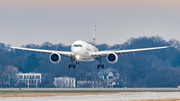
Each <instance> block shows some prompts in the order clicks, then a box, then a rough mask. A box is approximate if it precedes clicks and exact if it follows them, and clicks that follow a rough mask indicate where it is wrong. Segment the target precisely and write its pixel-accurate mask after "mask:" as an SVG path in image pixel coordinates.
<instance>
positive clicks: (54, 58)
mask: <svg viewBox="0 0 180 101" xmlns="http://www.w3.org/2000/svg"><path fill="white" fill-rule="evenodd" d="M49 59H50V61H51V62H52V63H54V64H57V63H59V62H60V61H61V56H60V54H58V53H52V54H51V55H50V56H49Z"/></svg>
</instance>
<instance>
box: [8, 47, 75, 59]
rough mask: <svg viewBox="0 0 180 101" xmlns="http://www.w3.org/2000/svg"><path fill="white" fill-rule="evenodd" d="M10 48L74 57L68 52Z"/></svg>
mask: <svg viewBox="0 0 180 101" xmlns="http://www.w3.org/2000/svg"><path fill="white" fill-rule="evenodd" d="M10 48H13V49H19V50H27V51H34V52H40V53H48V54H52V53H54V52H56V53H59V54H60V55H62V56H65V57H71V55H72V52H66V51H56V50H43V49H31V48H22V47H10Z"/></svg>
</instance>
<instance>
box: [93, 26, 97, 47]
mask: <svg viewBox="0 0 180 101" xmlns="http://www.w3.org/2000/svg"><path fill="white" fill-rule="evenodd" d="M95 44H96V26H95V27H94V30H93V45H95Z"/></svg>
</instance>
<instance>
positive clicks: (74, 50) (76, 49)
mask: <svg viewBox="0 0 180 101" xmlns="http://www.w3.org/2000/svg"><path fill="white" fill-rule="evenodd" d="M73 53H74V54H80V53H81V48H74V49H73Z"/></svg>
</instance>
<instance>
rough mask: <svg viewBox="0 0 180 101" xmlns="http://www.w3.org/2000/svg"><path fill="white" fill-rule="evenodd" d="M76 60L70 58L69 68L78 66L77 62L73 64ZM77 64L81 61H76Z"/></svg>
mask: <svg viewBox="0 0 180 101" xmlns="http://www.w3.org/2000/svg"><path fill="white" fill-rule="evenodd" d="M74 60H75V59H72V58H70V62H71V64H70V65H69V66H68V68H69V69H71V67H72V68H73V69H75V68H76V65H75V64H73V62H74ZM76 64H79V61H76Z"/></svg>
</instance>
